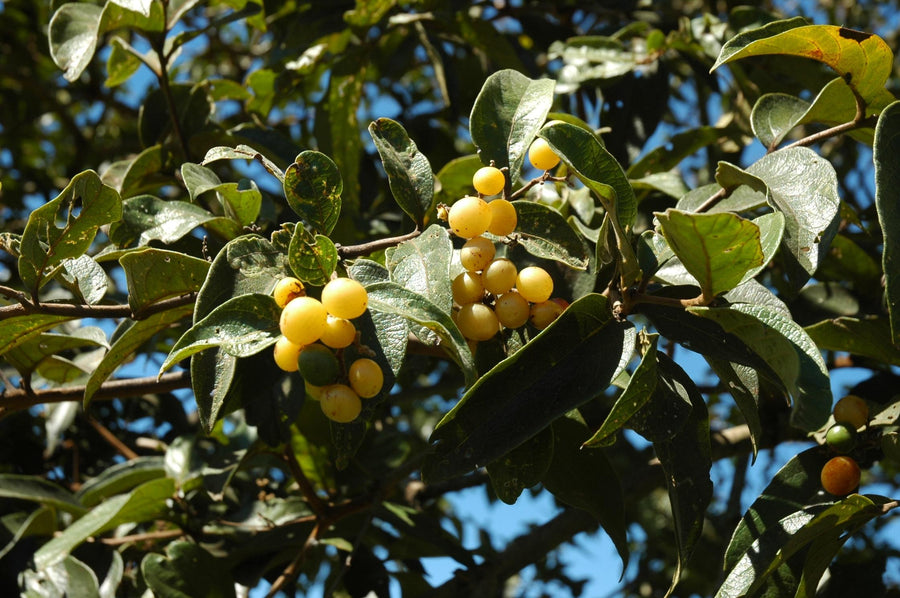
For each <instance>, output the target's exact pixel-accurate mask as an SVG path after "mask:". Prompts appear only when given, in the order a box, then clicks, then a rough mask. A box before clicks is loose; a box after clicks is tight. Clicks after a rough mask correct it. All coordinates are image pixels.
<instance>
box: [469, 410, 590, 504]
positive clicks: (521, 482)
mask: <svg viewBox="0 0 900 598" xmlns="http://www.w3.org/2000/svg"><path fill="white" fill-rule="evenodd" d="M553 443H554V439H553V428H552V427H547V428H545V429H544V430H543V431H542V432H539V433H538V434H536V435H535V436H534V437H532V438H530V439H528V440H526V441H525V442H524V443H522V444H520V445H519V446H517V447H516V448H514V449H513V450H511V451H509V452H508V453H506V454H505V455H503V457H501V458H499V459H497V460H496V461H491V462H490V463H488V464H487V466H486V467H485V468H486V469H487V472H488V475H489V476H490V477H491V486H492V487H493V488H494V492H495V493H496V494H497V497H498V498H499V499H500V500H502V501H503V502H505V503H506V504H508V505H512V504H515V502H516V500H518V498H519V495H520V494H522V491H523V490H525V489H526V488H530V487H532V486H534V485H535V484H537V483H538V482H540V481H541V480H542V479H543V477H544V475H545V474H546V473H547V470H548V469H549V468H550V462H551V461H552V460H553ZM591 475H596V472H592V473H591Z"/></svg>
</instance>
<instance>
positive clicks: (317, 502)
mask: <svg viewBox="0 0 900 598" xmlns="http://www.w3.org/2000/svg"><path fill="white" fill-rule="evenodd" d="M281 457H282V459H284V461H285V463H287V464H288V467H289V468H290V470H291V475H293V476H294V479H295V480H297V484H298V485H299V486H300V492H301V493H302V494H303V497H304V498H305V499H306V502H308V503H309V508H311V509H312V511H313V513H315V514H316V515H317V516H319V517H325V516H326V514H327V512H328V505H327V504H326V503H325V501H323V500H322V499H321V498H319V495H318V494H316V489H315V488H313V485H312V483H311V482H310V481H309V478H307V477H306V474H305V473H303V468H302V467H301V466H300V462H299V461H297V455H295V454H294V449H293V447H292V446H291V445H290V444H288V445H287V446H285V447H284V452H283V453H282V456H281Z"/></svg>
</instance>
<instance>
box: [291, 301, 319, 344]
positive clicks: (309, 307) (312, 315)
mask: <svg viewBox="0 0 900 598" xmlns="http://www.w3.org/2000/svg"><path fill="white" fill-rule="evenodd" d="M327 317H328V312H326V311H325V307H324V306H323V305H322V304H321V303H320V302H319V301H318V300H317V299H313V298H312V297H297V298H296V299H294V300H293V301H291V302H290V303H288V304H287V305H285V306H284V309H283V310H282V312H281V319H280V320H279V326H280V328H281V334H283V335H284V336H286V337H287V338H288V340H290V341H291V342H292V343H294V344H295V345H300V346H305V345H308V344H310V343H314V342H316V341H317V340H319V337H320V336H322V332H324V331H325V320H326V318H327Z"/></svg>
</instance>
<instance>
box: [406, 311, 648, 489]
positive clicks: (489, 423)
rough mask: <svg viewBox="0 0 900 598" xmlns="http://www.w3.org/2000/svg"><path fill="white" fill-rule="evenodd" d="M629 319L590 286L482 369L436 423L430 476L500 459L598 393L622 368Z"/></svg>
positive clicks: (457, 472)
mask: <svg viewBox="0 0 900 598" xmlns="http://www.w3.org/2000/svg"><path fill="white" fill-rule="evenodd" d="M627 328H628V326H625V325H620V324H618V323H616V322H615V321H614V319H613V317H612V314H611V313H610V310H609V305H608V303H607V300H606V298H605V297H603V296H601V295H596V294H590V295H586V296H584V297H582V298H581V299H579V300H578V301H575V302H574V303H572V304H571V305H570V306H569V307H568V309H566V311H565V312H563V314H562V315H561V316H560V317H559V318H557V319H556V321H554V322H553V324H551V325H550V326H548V327H547V328H546V329H544V330H543V331H542V332H541V333H540V334H539V335H537V336H536V337H535V338H533V339H532V340H531V341H530V342H529V343H528V344H527V345H525V346H524V347H523V348H522V349H520V350H519V351H516V352H515V353H513V354H512V355H511V356H510V357H508V358H507V359H505V360H503V361H502V362H500V363H499V364H498V365H497V366H496V367H494V368H493V369H492V370H491V371H489V372H488V373H487V374H485V375H483V376H482V377H481V378H479V379H478V381H477V382H476V383H475V384H474V385H473V386H472V387H471V388H470V389H469V390H468V391H467V392H466V394H465V395H464V396H463V398H462V399H461V400H460V401H459V402H458V403H457V404H456V405H455V406H454V407H453V409H452V410H450V412H448V413H447V414H446V415H445V416H444V417H443V419H442V420H441V421H440V423H438V425H437V427H436V428H435V430H434V432H433V433H432V436H431V444H432V445H433V452H432V454H430V455H429V459H428V461H427V462H426V465H425V467H424V469H423V477H425V478H427V479H428V480H431V481H433V480H440V479H447V478H452V477H454V476H457V475H461V474H464V473H467V472H468V471H471V470H472V469H474V468H475V467H476V466H477V465H479V464H486V463H490V462H491V461H494V460H496V459H498V458H500V457H502V456H503V455H505V454H506V453H507V452H509V451H510V450H512V449H513V448H515V447H517V446H519V445H520V444H522V443H523V442H525V441H526V440H528V439H529V438H531V437H532V436H534V435H535V434H537V433H538V432H540V431H541V430H543V429H544V428H545V427H546V426H547V424H548V423H550V422H551V421H552V420H554V419H556V418H557V417H559V416H561V415H563V414H565V413H567V412H568V411H570V410H572V409H574V408H575V407H578V406H579V405H581V404H582V403H584V402H586V401H588V400H590V399H592V398H594V397H596V396H598V395H599V394H601V393H602V392H603V390H604V389H605V388H606V387H607V386H608V385H609V383H610V381H611V380H612V379H613V378H614V377H615V376H616V374H617V373H618V370H619V368H620V361H621V356H622V355H623V354H625V353H628V354H629V355H630V354H631V350H632V347H631V346H630V345H629V346H626V345H628V343H626V342H625V339H626V336H625V331H626V329H627Z"/></svg>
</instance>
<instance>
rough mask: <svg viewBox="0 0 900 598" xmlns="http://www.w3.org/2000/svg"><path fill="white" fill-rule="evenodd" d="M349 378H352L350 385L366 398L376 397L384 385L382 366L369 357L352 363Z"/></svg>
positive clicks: (348, 373)
mask: <svg viewBox="0 0 900 598" xmlns="http://www.w3.org/2000/svg"><path fill="white" fill-rule="evenodd" d="M347 378H348V379H349V380H350V387H351V388H353V390H354V391H356V394H358V395H359V396H361V397H362V398H364V399H369V398H372V397H374V396H375V395H377V394H378V393H379V392H381V387H382V386H384V372H382V371H381V366H380V365H378V362H376V361H375V360H373V359H369V358H368V357H363V358H361V359H357V360H356V361H354V362H353V363H352V364H351V365H350V371H349V372H347Z"/></svg>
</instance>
